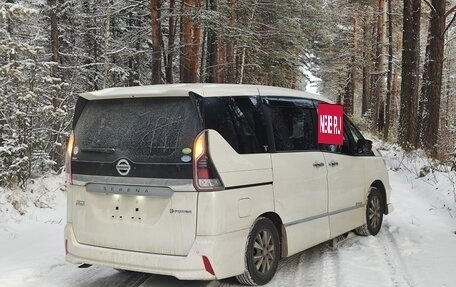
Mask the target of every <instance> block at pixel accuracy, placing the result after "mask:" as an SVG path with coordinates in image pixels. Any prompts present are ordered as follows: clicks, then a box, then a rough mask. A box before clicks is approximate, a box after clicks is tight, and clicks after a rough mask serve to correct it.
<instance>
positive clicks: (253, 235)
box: [236, 217, 280, 285]
mask: <svg viewBox="0 0 456 287" xmlns="http://www.w3.org/2000/svg"><path fill="white" fill-rule="evenodd" d="M279 259H280V242H279V233H278V232H277V229H276V227H275V225H274V223H272V221H271V220H269V219H268V218H265V217H260V218H258V219H257V220H256V222H255V224H254V226H253V228H252V229H251V230H250V233H249V237H248V238H247V247H246V252H245V265H246V266H245V271H244V273H243V274H241V275H238V276H236V279H237V280H238V281H239V283H241V284H245V285H264V284H266V283H268V282H269V281H270V280H271V279H272V277H273V276H274V274H275V272H276V270H277V265H278V263H279Z"/></svg>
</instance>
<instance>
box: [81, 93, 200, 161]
mask: <svg viewBox="0 0 456 287" xmlns="http://www.w3.org/2000/svg"><path fill="white" fill-rule="evenodd" d="M200 130H201V124H200V122H199V118H198V115H197V112H196V109H195V108H194V106H193V104H192V102H191V100H190V98H169V97H167V98H136V99H131V98H129V99H113V100H94V101H88V102H87V103H86V105H85V107H84V110H83V111H82V113H81V116H80V117H79V120H78V122H77V124H76V127H75V131H74V132H75V146H77V147H78V154H75V156H76V157H77V160H79V161H103V162H112V161H115V160H117V159H119V158H127V159H129V160H131V161H133V162H135V163H183V156H184V155H186V154H187V153H188V151H189V150H191V148H192V146H193V140H194V138H195V136H196V135H197V134H198V132H199V131H200ZM189 156H191V154H189ZM186 158H188V157H186ZM185 161H186V160H184V162H185Z"/></svg>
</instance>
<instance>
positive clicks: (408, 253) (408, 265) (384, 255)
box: [0, 144, 456, 287]
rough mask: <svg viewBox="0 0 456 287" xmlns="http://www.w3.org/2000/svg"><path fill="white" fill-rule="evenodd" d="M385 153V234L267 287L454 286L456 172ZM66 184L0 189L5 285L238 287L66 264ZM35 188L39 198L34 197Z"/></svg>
mask: <svg viewBox="0 0 456 287" xmlns="http://www.w3.org/2000/svg"><path fill="white" fill-rule="evenodd" d="M381 149H382V150H381V152H382V153H383V155H384V158H385V161H386V163H387V165H388V168H389V169H390V172H389V174H390V181H391V185H392V187H393V194H392V202H393V204H394V206H395V209H396V210H395V211H394V212H393V213H392V214H390V215H388V216H386V217H385V219H384V225H383V228H382V230H381V232H380V233H379V234H378V235H377V236H375V237H372V236H370V237H358V236H355V237H353V238H350V239H347V240H345V241H343V242H341V243H339V244H337V245H336V246H335V247H334V246H332V245H331V244H329V243H323V244H321V245H318V246H316V247H313V248H311V249H309V250H306V251H304V252H302V253H300V254H297V255H294V256H292V257H290V258H287V259H285V260H282V262H281V263H280V264H279V270H278V272H277V274H276V276H275V277H274V279H273V280H272V281H271V282H270V283H269V284H268V285H267V286H286V285H288V286H325V287H326V286H349V287H356V286H376V287H377V286H378V287H382V286H385V287H389V286H423V287H433V286H436V287H437V286H455V284H456V272H455V269H454V268H455V266H456V233H455V232H456V219H455V217H456V203H455V190H456V184H455V182H456V173H455V172H440V171H434V172H432V170H431V171H430V172H429V174H427V175H425V176H423V177H419V174H420V170H421V169H422V168H423V167H424V166H427V165H429V163H430V162H429V160H427V159H426V158H425V157H424V156H422V155H421V154H420V153H419V152H415V153H413V154H409V155H407V156H406V155H404V152H402V151H401V150H400V149H399V148H398V147H397V146H395V145H387V144H383V145H382V147H381ZM438 169H439V170H443V169H444V167H438ZM63 181H64V178H63V176H46V177H43V178H40V179H37V180H35V182H34V183H33V184H31V185H30V187H29V188H28V189H27V191H25V192H23V191H17V190H16V191H14V192H13V191H10V190H2V189H0V286H2V287H10V286H34V287H35V286H51V287H52V286H59V287H60V286H109V287H112V286H142V287H147V286H209V287H212V286H237V285H238V284H237V283H236V281H235V280H233V279H227V280H222V281H218V282H203V281H179V280H177V279H174V278H172V277H166V276H157V275H150V274H144V273H136V272H118V271H116V270H113V269H110V268H102V267H90V268H87V269H78V268H76V266H74V265H71V264H69V263H66V262H65V261H64V246H63V228H64V225H65V216H66V215H65V192H64V191H62V190H61V188H62V186H63ZM31 190H33V194H32V195H31V194H27V193H30V192H31ZM26 195H28V196H32V200H27V199H26V198H27V197H26ZM11 202H14V205H15V207H13V206H12V205H11ZM17 209H18V210H20V212H21V213H24V215H20V214H19V212H17Z"/></svg>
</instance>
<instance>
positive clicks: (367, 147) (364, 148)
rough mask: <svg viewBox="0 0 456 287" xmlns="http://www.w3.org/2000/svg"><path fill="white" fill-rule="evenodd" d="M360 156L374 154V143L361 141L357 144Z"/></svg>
mask: <svg viewBox="0 0 456 287" xmlns="http://www.w3.org/2000/svg"><path fill="white" fill-rule="evenodd" d="M356 147H357V149H358V154H369V153H371V152H372V141H371V140H366V139H359V140H358V142H357V143H356Z"/></svg>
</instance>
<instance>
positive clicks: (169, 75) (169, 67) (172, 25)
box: [165, 0, 177, 84]
mask: <svg viewBox="0 0 456 287" xmlns="http://www.w3.org/2000/svg"><path fill="white" fill-rule="evenodd" d="M175 7H176V0H170V1H169V19H168V28H169V34H168V52H167V54H168V55H167V59H166V60H167V63H166V67H165V74H166V82H167V83H168V84H172V83H174V75H173V61H174V41H175V39H176V26H177V25H176V22H175V21H177V17H174V11H175Z"/></svg>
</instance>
